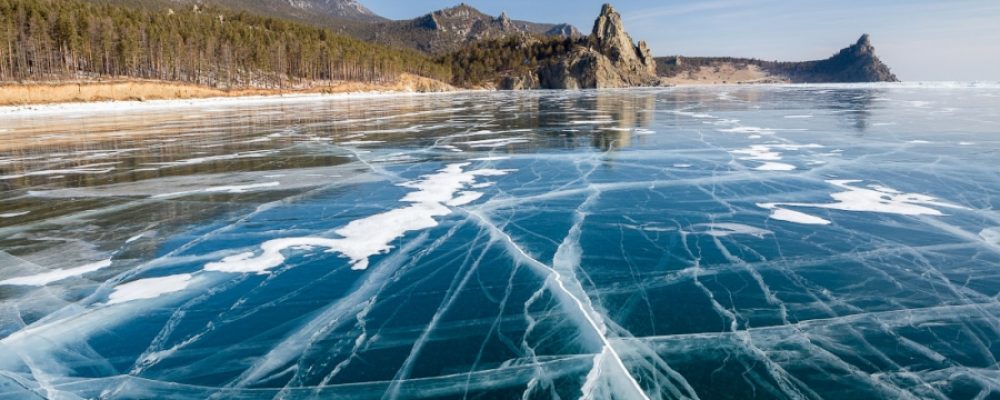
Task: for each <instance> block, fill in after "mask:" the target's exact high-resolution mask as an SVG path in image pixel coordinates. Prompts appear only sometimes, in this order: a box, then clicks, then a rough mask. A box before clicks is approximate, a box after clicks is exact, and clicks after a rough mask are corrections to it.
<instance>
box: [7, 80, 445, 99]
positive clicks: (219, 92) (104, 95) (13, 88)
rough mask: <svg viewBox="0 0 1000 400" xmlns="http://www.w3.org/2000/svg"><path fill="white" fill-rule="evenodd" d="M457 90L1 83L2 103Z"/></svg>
mask: <svg viewBox="0 0 1000 400" xmlns="http://www.w3.org/2000/svg"><path fill="white" fill-rule="evenodd" d="M451 90H455V88H454V87H452V86H451V85H449V84H447V83H444V82H441V81H437V80H434V79H429V78H424V77H420V76H416V75H410V74H403V75H400V76H399V77H398V78H397V79H396V80H395V81H393V82H387V83H366V82H349V81H339V82H324V83H322V84H317V85H313V86H310V87H307V88H303V89H216V88H212V87H207V86H200V85H194V84H189V83H181V82H167V81H153V80H115V81H103V82H94V81H84V82H65V83H63V82H60V83H25V84H0V106H17V105H31V104H54V103H74V102H95V101H128V100H139V101H142V100H174V99H200V98H210V97H239V96H269V95H282V94H305V93H356V92H382V91H385V92H444V91H451Z"/></svg>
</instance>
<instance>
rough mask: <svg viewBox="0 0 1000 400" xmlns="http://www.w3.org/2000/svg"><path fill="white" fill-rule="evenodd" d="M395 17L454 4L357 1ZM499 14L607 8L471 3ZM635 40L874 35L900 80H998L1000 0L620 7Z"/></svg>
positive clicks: (752, 45)
mask: <svg viewBox="0 0 1000 400" xmlns="http://www.w3.org/2000/svg"><path fill="white" fill-rule="evenodd" d="M361 2H362V3H364V4H365V5H366V6H368V7H369V8H371V9H372V10H373V11H375V12H377V13H379V14H381V15H383V16H386V17H389V18H393V19H405V18H413V17H416V16H419V15H423V14H426V13H427V12H429V11H431V10H436V9H440V8H444V7H450V6H454V5H456V4H458V2H459V1H458V0H451V1H447V0H420V1H413V0H361ZM466 3H468V4H470V5H472V6H474V7H476V8H479V9H480V10H482V11H484V12H486V13H489V14H492V15H497V14H499V13H500V12H501V11H506V12H507V13H508V14H509V15H510V16H511V18H514V19H525V20H531V21H538V22H568V23H571V24H573V25H576V26H577V28H580V29H581V30H582V31H584V32H589V31H590V27H591V25H592V24H593V20H594V18H595V17H596V16H597V13H598V12H599V11H600V7H601V4H603V3H604V1H587V0H505V1H500V0H470V1H466ZM612 4H614V5H615V7H616V8H618V10H619V11H620V12H621V13H622V16H623V18H624V19H625V22H626V27H627V28H628V30H629V32H630V33H631V34H632V37H633V38H635V39H636V40H639V39H644V40H646V41H647V42H648V43H649V45H650V47H651V48H652V49H653V52H654V53H655V54H656V55H658V56H659V55H672V54H682V55H691V56H723V55H724V56H740V57H757V58H762V59H768V60H772V59H777V60H783V61H784V60H787V61H793V60H806V59H817V58H825V57H828V56H830V55H831V54H833V53H834V52H836V51H837V50H839V49H840V48H842V47H845V46H847V45H848V44H850V43H853V42H854V41H855V40H857V39H858V37H859V36H861V34H862V33H865V32H867V33H870V34H871V35H872V42H873V43H874V45H875V47H876V49H877V51H878V54H879V57H880V58H882V60H883V61H885V62H886V63H887V64H889V66H890V67H892V69H893V71H894V72H896V74H897V75H898V76H899V77H900V79H903V80H908V81H917V80H992V81H1000V0H941V1H930V0H867V1H864V0H841V1H823V0H800V1H789V0H752V1H751V0H707V1H692V0H659V1H654V0H619V1H612Z"/></svg>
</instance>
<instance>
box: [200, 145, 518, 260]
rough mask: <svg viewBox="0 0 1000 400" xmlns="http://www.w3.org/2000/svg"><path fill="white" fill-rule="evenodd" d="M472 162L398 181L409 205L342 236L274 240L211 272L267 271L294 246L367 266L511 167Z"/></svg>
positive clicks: (467, 200)
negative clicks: (471, 167) (470, 168)
mask: <svg viewBox="0 0 1000 400" xmlns="http://www.w3.org/2000/svg"><path fill="white" fill-rule="evenodd" d="M468 165H470V163H462V164H451V165H448V166H447V167H445V168H444V169H442V170H440V171H438V172H437V173H436V174H433V175H427V176H424V177H422V179H421V180H418V181H413V182H407V183H403V184H402V185H400V186H404V187H408V188H412V189H416V191H414V192H410V193H408V194H407V195H406V196H404V197H403V199H402V200H400V201H402V202H406V203H411V205H410V206H407V207H403V208H397V209H395V210H390V211H386V212H384V213H381V214H375V215H372V216H370V217H367V218H362V219H358V220H354V221H351V222H350V223H348V224H347V225H346V226H344V227H342V228H340V229H337V230H336V231H335V232H336V233H337V234H338V235H340V236H341V238H338V239H327V238H318V237H299V238H286V239H275V240H270V241H267V242H265V243H264V244H262V245H261V248H260V249H261V251H260V254H254V253H252V252H248V253H242V254H237V255H235V256H230V257H226V258H225V259H223V260H222V261H219V262H214V263H209V264H207V265H205V270H207V271H219V272H230V273H265V272H266V271H268V270H270V269H272V268H275V267H278V266H280V265H281V264H282V263H284V262H285V256H284V255H283V254H282V252H284V251H286V250H290V249H311V248H316V247H322V248H326V249H327V252H331V253H340V254H341V255H343V256H345V257H347V258H348V259H350V263H351V268H352V269H355V270H363V269H367V268H368V258H369V257H371V256H374V255H377V254H385V253H387V252H389V251H390V250H392V248H393V246H392V242H393V241H394V240H396V239H398V238H400V237H402V236H403V235H405V234H406V233H407V232H411V231H418V230H424V229H429V228H433V227H435V226H437V225H438V222H437V218H440V217H443V216H446V215H449V214H451V213H452V209H451V208H449V207H448V206H453V207H454V206H461V205H466V204H469V203H471V202H473V201H475V200H477V199H479V197H481V196H482V193H479V192H475V191H469V190H465V189H467V188H471V187H472V186H474V185H476V179H477V178H478V177H482V176H500V175H505V174H507V173H508V172H510V171H507V170H497V169H480V170H473V171H465V170H463V169H464V168H465V167H467V166H468Z"/></svg>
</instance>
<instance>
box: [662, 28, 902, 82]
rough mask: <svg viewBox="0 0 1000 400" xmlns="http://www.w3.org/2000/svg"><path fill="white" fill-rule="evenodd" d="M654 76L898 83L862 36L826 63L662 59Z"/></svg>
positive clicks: (680, 79) (685, 79) (701, 79)
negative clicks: (656, 74)
mask: <svg viewBox="0 0 1000 400" xmlns="http://www.w3.org/2000/svg"><path fill="white" fill-rule="evenodd" d="M656 61H657V73H658V74H659V75H660V76H661V77H664V78H667V80H668V81H671V82H673V83H696V82H704V83H710V82H714V83H774V82H787V83H843V82H898V81H899V79H897V78H896V75H894V74H893V73H892V71H891V70H890V69H889V67H888V66H887V65H886V64H885V63H883V62H882V60H880V59H879V58H878V56H876V55H875V47H874V46H873V45H872V43H871V37H870V36H869V35H868V34H864V35H862V36H861V38H860V39H858V41H857V42H856V43H854V44H852V45H851V46H848V47H846V48H844V49H843V50H841V51H840V52H838V53H837V54H835V55H833V56H832V57H830V58H827V59H825V60H816V61H803V62H779V61H762V60H757V59H747V58H731V57H680V56H674V57H661V58H657V60H656Z"/></svg>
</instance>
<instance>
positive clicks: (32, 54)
mask: <svg viewBox="0 0 1000 400" xmlns="http://www.w3.org/2000/svg"><path fill="white" fill-rule="evenodd" d="M402 73H411V74H415V75H419V76H425V77H430V78H434V79H438V80H442V81H448V80H450V78H451V73H450V71H449V69H448V68H447V67H446V66H442V65H440V64H437V63H435V62H434V61H433V60H430V59H428V58H427V57H425V56H424V55H421V54H419V53H417V52H414V51H409V50H399V49H394V48H389V47H386V46H381V45H377V44H371V43H366V42H363V41H360V40H357V39H354V38H350V37H347V36H344V35H340V34H337V33H334V32H332V31H329V30H325V29H319V28H314V27H311V26H307V25H303V24H299V23H295V22H289V21H287V20H280V19H275V18H269V17H261V16H256V15H253V14H249V13H232V12H229V11H225V10H222V9H213V8H191V9H188V8H184V9H178V10H176V11H175V10H161V9H155V8H133V7H123V6H117V5H113V4H107V3H98V4H95V3H90V2H84V1H80V0H0V82H22V81H64V80H81V79H82V80H87V79H109V78H133V79H152V80H162V81H174V82H186V83H194V84H199V85H207V86H212V87H217V88H259V87H263V88H274V87H291V86H296V85H299V86H301V85H313V84H315V82H324V81H339V80H349V81H360V82H386V81H392V80H394V79H396V78H397V77H398V76H399V75H400V74H402Z"/></svg>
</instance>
